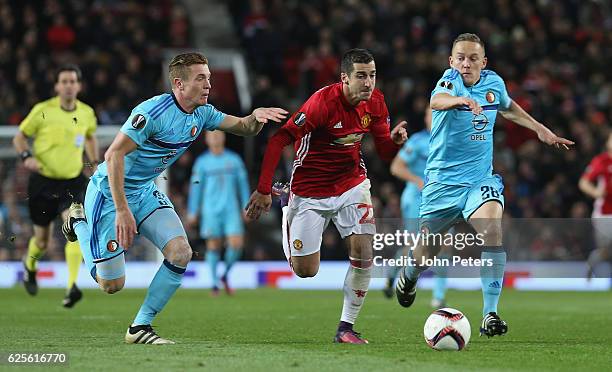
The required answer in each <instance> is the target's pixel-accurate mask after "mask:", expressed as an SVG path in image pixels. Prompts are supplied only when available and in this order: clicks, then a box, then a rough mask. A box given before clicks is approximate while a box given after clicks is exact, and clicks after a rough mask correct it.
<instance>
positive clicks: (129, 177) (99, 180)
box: [91, 93, 225, 198]
mask: <svg viewBox="0 0 612 372" xmlns="http://www.w3.org/2000/svg"><path fill="white" fill-rule="evenodd" d="M224 118H225V114H224V113H222V112H220V111H218V110H217V109H216V108H215V107H214V106H212V105H210V104H207V105H204V106H200V107H198V108H197V109H195V111H194V112H193V113H191V114H190V113H187V112H185V111H183V109H182V108H181V107H180V106H179V105H178V102H176V99H175V97H174V95H172V94H169V93H165V94H162V95H159V96H155V97H153V98H151V99H148V100H146V101H144V102H142V103H140V104H139V105H138V106H136V107H135V108H134V110H132V113H131V114H130V117H129V118H128V119H127V120H126V122H125V123H124V124H123V126H122V127H121V132H123V134H125V135H126V136H128V137H130V139H131V140H132V141H134V142H135V143H136V144H137V145H138V147H137V148H136V149H135V150H134V151H132V152H130V153H129V154H127V155H126V156H125V169H124V184H125V193H126V195H132V194H137V193H140V192H141V191H142V189H143V188H144V187H147V186H149V185H150V184H152V182H153V180H154V179H155V178H157V176H159V174H160V173H162V172H163V171H164V170H165V169H166V168H168V167H169V166H170V165H172V163H174V162H175V161H176V160H177V159H178V158H179V157H180V156H181V155H182V154H183V153H184V152H185V150H187V147H189V145H191V144H192V143H193V142H194V141H195V139H196V138H198V135H199V134H200V133H201V132H202V130H215V129H217V128H218V127H219V125H220V124H221V122H222V121H223V119H224ZM91 181H92V182H93V183H94V184H95V185H96V186H97V187H98V189H99V190H100V191H101V192H102V193H103V195H104V196H105V197H107V198H110V197H112V196H111V192H110V187H109V183H108V169H107V164H106V162H103V163H102V164H100V166H99V167H98V170H97V171H96V173H94V175H93V176H92V177H91Z"/></svg>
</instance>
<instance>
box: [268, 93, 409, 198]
mask: <svg viewBox="0 0 612 372" xmlns="http://www.w3.org/2000/svg"><path fill="white" fill-rule="evenodd" d="M389 124H390V121H389V112H388V110H387V105H386V104H385V100H384V96H383V94H382V93H381V92H380V91H379V90H378V89H375V90H374V92H373V93H372V97H371V98H370V99H369V100H368V101H361V102H359V103H358V104H357V105H355V106H353V105H351V104H349V103H348V101H347V100H346V98H345V97H344V94H343V93H342V83H336V84H333V85H329V86H326V87H324V88H322V89H320V90H318V91H317V92H315V93H314V94H313V95H312V96H311V97H310V98H309V99H308V100H307V101H306V102H305V103H304V105H303V106H302V107H301V108H300V109H299V110H298V112H297V113H295V114H294V115H293V116H292V117H291V118H290V119H289V120H288V121H287V123H286V124H285V125H284V126H283V127H281V128H280V129H279V130H278V132H277V133H276V134H275V135H274V136H273V137H272V138H271V139H270V142H269V143H268V148H267V149H266V155H265V156H264V162H263V167H262V174H261V176H260V180H259V185H258V188H257V189H258V190H259V192H261V193H266V194H267V193H270V188H271V183H272V176H273V173H274V169H275V168H276V164H277V163H278V159H279V158H280V151H281V150H282V147H284V146H285V145H288V144H290V143H291V142H294V148H295V161H294V163H293V174H292V176H291V191H292V192H293V193H294V194H296V195H300V196H306V197H330V196H336V195H340V194H342V193H343V192H345V191H347V190H349V189H350V188H352V187H354V186H356V185H358V184H359V183H361V182H362V181H363V180H364V179H365V178H366V172H367V170H366V167H365V163H364V162H363V159H362V157H361V141H362V139H363V136H364V135H365V134H366V133H368V132H371V133H372V135H373V136H374V142H375V144H376V149H377V152H378V153H379V155H380V156H381V157H382V158H383V159H384V160H386V161H390V160H391V159H393V156H395V154H396V153H397V150H398V148H399V147H398V146H397V145H395V143H393V141H392V140H391V138H390V128H389V127H390V125H389ZM277 153H278V154H277Z"/></svg>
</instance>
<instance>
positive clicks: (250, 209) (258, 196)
mask: <svg viewBox="0 0 612 372" xmlns="http://www.w3.org/2000/svg"><path fill="white" fill-rule="evenodd" d="M271 206H272V195H271V194H268V195H265V194H262V193H260V192H259V191H257V190H255V191H253V194H251V198H250V199H249V203H248V204H247V207H246V216H247V218H248V219H249V220H251V221H253V220H256V219H258V218H259V216H261V214H262V213H263V212H266V213H267V212H269V211H270V207H271Z"/></svg>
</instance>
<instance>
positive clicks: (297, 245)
mask: <svg viewBox="0 0 612 372" xmlns="http://www.w3.org/2000/svg"><path fill="white" fill-rule="evenodd" d="M302 248H304V244H303V243H302V241H301V240H300V239H295V240H294V241H293V249H295V250H296V251H299V250H300V249H302Z"/></svg>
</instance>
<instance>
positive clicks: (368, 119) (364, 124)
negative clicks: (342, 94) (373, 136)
mask: <svg viewBox="0 0 612 372" xmlns="http://www.w3.org/2000/svg"><path fill="white" fill-rule="evenodd" d="M371 121H372V118H371V117H370V114H365V115H363V117H362V118H361V127H362V128H364V129H365V128H367V127H369V126H370V122H371Z"/></svg>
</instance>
